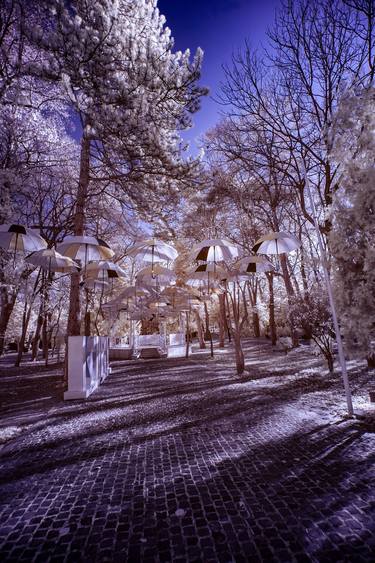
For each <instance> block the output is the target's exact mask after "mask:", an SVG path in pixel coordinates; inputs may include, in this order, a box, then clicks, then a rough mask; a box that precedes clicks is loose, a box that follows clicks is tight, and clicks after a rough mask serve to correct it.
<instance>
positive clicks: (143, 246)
mask: <svg viewBox="0 0 375 563" xmlns="http://www.w3.org/2000/svg"><path fill="white" fill-rule="evenodd" d="M177 254H178V253H177V250H176V249H175V248H174V247H173V246H171V245H170V244H167V243H166V242H163V241H160V240H156V239H154V238H153V239H148V240H143V241H141V242H138V243H136V244H135V245H134V246H132V247H131V248H130V249H129V250H128V251H127V253H126V255H127V256H133V257H134V258H139V259H140V260H143V261H144V262H151V263H152V264H154V263H156V262H168V261H170V260H175V258H177Z"/></svg>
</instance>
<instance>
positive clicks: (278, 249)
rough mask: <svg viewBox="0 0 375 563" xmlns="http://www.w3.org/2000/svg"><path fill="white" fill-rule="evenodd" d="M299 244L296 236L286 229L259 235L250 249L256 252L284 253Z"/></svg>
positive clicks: (297, 246)
mask: <svg viewBox="0 0 375 563" xmlns="http://www.w3.org/2000/svg"><path fill="white" fill-rule="evenodd" d="M300 246H301V241H300V240H298V238H297V237H295V236H294V235H292V234H291V233H287V232H286V231H280V232H279V233H269V234H268V235H264V236H263V237H261V238H260V239H259V240H257V242H256V243H255V244H254V246H253V249H252V250H253V252H256V253H257V254H284V253H288V252H292V251H293V250H296V249H297V248H299V247H300Z"/></svg>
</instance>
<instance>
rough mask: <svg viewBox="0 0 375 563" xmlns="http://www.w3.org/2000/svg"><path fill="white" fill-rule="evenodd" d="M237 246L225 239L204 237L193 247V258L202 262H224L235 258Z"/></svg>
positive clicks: (237, 252)
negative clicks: (204, 238)
mask: <svg viewBox="0 0 375 563" xmlns="http://www.w3.org/2000/svg"><path fill="white" fill-rule="evenodd" d="M238 255H239V251H238V248H237V246H235V245H234V244H233V243H232V242H230V241H228V240H225V239H206V240H204V241H202V242H200V243H198V244H196V245H195V246H194V247H193V250H192V253H191V256H192V259H193V260H201V261H202V262H226V261H229V260H233V258H237V257H238Z"/></svg>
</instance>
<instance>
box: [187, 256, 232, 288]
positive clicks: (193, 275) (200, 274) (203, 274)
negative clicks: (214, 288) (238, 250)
mask: <svg viewBox="0 0 375 563" xmlns="http://www.w3.org/2000/svg"><path fill="white" fill-rule="evenodd" d="M188 276H189V279H188V280H187V283H188V284H189V283H193V284H194V280H202V281H206V282H207V289H208V291H210V289H211V288H210V281H212V280H213V279H216V280H217V279H219V278H220V277H221V276H224V277H226V276H227V272H226V271H225V270H223V269H222V268H219V267H218V266H216V264H215V263H209V264H200V265H199V266H196V267H195V268H194V270H192V271H190V272H188ZM210 278H211V279H210Z"/></svg>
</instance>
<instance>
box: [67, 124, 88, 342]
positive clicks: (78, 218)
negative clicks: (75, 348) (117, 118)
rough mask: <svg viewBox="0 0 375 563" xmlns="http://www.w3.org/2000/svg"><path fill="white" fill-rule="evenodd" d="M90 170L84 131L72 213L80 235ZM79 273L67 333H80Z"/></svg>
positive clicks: (73, 281) (73, 277) (73, 284)
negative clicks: (73, 212) (73, 211)
mask: <svg viewBox="0 0 375 563" xmlns="http://www.w3.org/2000/svg"><path fill="white" fill-rule="evenodd" d="M89 172H90V139H89V138H88V137H87V134H86V132H84V134H83V137H82V141H81V162H80V170H79V182H78V191H77V198H76V205H75V214H74V234H75V235H78V236H82V235H83V234H84V229H85V205H86V199H87V194H88V186H89ZM79 280H80V275H79V273H78V272H74V273H73V274H71V282H70V297H69V317H68V335H69V336H78V335H79V334H80V333H81V310H80V309H81V307H80V287H79Z"/></svg>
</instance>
